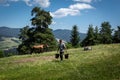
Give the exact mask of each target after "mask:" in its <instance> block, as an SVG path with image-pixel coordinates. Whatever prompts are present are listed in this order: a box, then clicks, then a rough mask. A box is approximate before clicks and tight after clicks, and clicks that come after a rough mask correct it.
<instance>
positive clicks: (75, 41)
mask: <svg viewBox="0 0 120 80" xmlns="http://www.w3.org/2000/svg"><path fill="white" fill-rule="evenodd" d="M70 42H71V44H72V46H73V47H78V46H79V45H80V36H79V32H78V28H77V26H76V25H74V26H73V29H72V32H71V40H70Z"/></svg>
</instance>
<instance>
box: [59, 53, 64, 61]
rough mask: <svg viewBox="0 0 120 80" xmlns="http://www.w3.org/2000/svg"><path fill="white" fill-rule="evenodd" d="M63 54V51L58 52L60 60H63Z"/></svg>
mask: <svg viewBox="0 0 120 80" xmlns="http://www.w3.org/2000/svg"><path fill="white" fill-rule="evenodd" d="M63 54H64V52H60V60H61V61H62V60H63Z"/></svg>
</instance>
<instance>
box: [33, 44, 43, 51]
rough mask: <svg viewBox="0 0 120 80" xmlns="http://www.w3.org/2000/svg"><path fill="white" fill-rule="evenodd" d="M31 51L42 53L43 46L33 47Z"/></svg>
mask: <svg viewBox="0 0 120 80" xmlns="http://www.w3.org/2000/svg"><path fill="white" fill-rule="evenodd" d="M33 50H34V51H36V50H37V52H43V50H44V44H41V45H34V46H33Z"/></svg>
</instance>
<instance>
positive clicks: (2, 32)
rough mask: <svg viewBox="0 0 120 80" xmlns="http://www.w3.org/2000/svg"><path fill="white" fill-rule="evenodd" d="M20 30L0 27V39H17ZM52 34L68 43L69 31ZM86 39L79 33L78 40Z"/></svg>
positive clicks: (64, 30) (63, 30)
mask: <svg viewBox="0 0 120 80" xmlns="http://www.w3.org/2000/svg"><path fill="white" fill-rule="evenodd" d="M19 31H20V28H9V27H5V26H3V27H0V36H1V37H17V38H18V34H19ZM53 34H54V36H55V37H56V38H58V39H63V40H65V41H67V42H68V41H70V36H71V30H67V29H57V30H53ZM85 37H86V34H85V33H80V39H81V40H83V39H84V38H85Z"/></svg>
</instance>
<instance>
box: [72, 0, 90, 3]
mask: <svg viewBox="0 0 120 80" xmlns="http://www.w3.org/2000/svg"><path fill="white" fill-rule="evenodd" d="M73 1H76V2H86V3H91V2H92V0H73Z"/></svg>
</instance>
